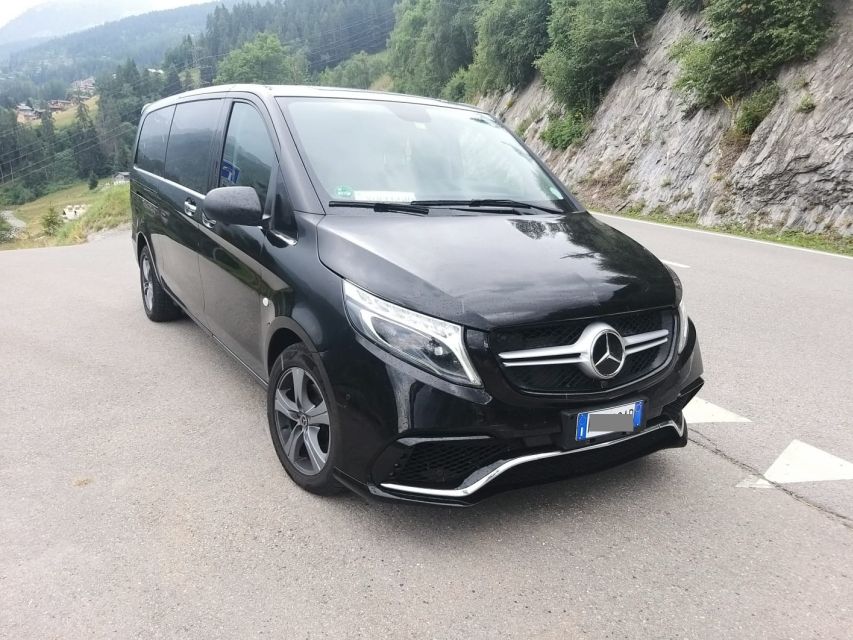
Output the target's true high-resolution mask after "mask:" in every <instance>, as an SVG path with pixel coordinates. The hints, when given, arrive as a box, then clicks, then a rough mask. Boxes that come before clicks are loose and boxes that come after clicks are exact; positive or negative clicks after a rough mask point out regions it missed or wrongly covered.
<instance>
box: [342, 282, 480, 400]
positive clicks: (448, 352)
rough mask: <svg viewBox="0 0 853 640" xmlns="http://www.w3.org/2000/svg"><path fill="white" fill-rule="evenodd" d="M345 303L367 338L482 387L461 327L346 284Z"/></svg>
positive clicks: (453, 378)
mask: <svg viewBox="0 0 853 640" xmlns="http://www.w3.org/2000/svg"><path fill="white" fill-rule="evenodd" d="M344 300H345V302H346V308H347V316H348V317H349V319H350V322H352V324H353V326H354V327H355V329H356V330H357V331H358V332H359V333H360V334H362V335H363V336H364V337H365V338H368V339H369V340H371V341H372V342H375V343H376V344H377V345H379V346H380V347H382V348H383V349H385V350H387V351H390V352H391V353H393V354H394V355H396V356H399V357H400V358H402V359H403V360H407V361H409V362H411V363H412V364H414V365H416V366H418V367H420V368H422V369H426V370H427V371H429V372H431V373H434V374H435V375H437V376H440V377H442V378H445V379H447V380H450V381H451V382H457V383H460V384H465V385H474V386H480V384H481V382H480V376H478V375H477V372H476V371H475V370H474V366H473V365H472V364H471V361H470V360H469V358H468V352H467V351H466V350H465V344H464V332H463V329H462V327H460V326H459V325H458V324H453V323H452V322H445V321H444V320H439V319H438V318H433V317H431V316H426V315H424V314H422V313H418V312H416V311H411V310H409V309H406V308H404V307H399V306H397V305H396V304H391V303H390V302H387V301H385V300H382V299H381V298H377V297H376V296H374V295H372V294H370V293H368V292H367V291H365V290H364V289H360V288H359V287H357V286H355V285H354V284H352V283H351V282H347V281H344Z"/></svg>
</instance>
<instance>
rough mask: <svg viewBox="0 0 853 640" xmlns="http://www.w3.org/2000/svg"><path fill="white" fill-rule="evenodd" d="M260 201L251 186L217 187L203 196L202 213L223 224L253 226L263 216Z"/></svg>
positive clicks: (257, 223)
mask: <svg viewBox="0 0 853 640" xmlns="http://www.w3.org/2000/svg"><path fill="white" fill-rule="evenodd" d="M263 214H264V212H263V209H262V208H261V201H260V200H259V199H258V193H257V191H255V190H254V189H253V188H252V187H219V188H218V189H213V190H212V191H209V192H208V194H207V196H205V198H204V215H205V216H206V217H207V218H209V219H210V220H215V221H218V222H222V223H224V224H237V225H242V226H244V227H255V226H258V225H259V224H261V218H262V217H263Z"/></svg>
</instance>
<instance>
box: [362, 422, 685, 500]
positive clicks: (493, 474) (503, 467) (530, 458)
mask: <svg viewBox="0 0 853 640" xmlns="http://www.w3.org/2000/svg"><path fill="white" fill-rule="evenodd" d="M684 427H685V421H684V417H682V418H681V424H679V423H677V422H675V421H674V420H667V421H666V422H662V423H661V424H658V425H654V426H652V427H649V428H648V429H646V430H644V431H641V432H640V433H635V434H633V435H630V436H626V437H624V438H619V439H618V440H609V441H608V442H600V443H599V444H591V445H589V446H587V447H582V448H580V449H572V450H571V451H545V452H544V453H532V454H530V455H526V456H519V457H518V458H513V459H512V460H506V461H504V462H500V463H496V464H497V466H495V467H494V468H493V469H491V470H489V471H488V472H487V473H486V474H485V475H483V476H482V477H479V478H478V475H479V474H481V473H482V472H483V471H484V470H486V469H489V467H484V468H483V469H478V470H477V471H475V472H474V473H472V474H471V475H470V476H468V477H467V478H466V479H465V480H463V481H462V484H461V485H459V486H458V487H457V488H456V489H430V488H429V487H414V486H409V485H404V484H394V483H392V482H383V483H381V484H380V485H379V486H380V487H382V488H383V489H388V490H389V491H403V492H405V493H416V494H419V495H425V496H435V497H437V498H465V497H467V496H470V495H471V494H473V493H476V492H477V491H479V490H480V489H482V488H483V487H485V486H486V485H487V484H489V483H490V482H491V481H492V480H494V479H495V478H497V477H498V476H499V475H502V474H503V473H505V472H506V471H509V470H510V469H512V468H513V467H517V466H519V465H522V464H526V463H528V462H536V461H537V460H545V459H547V458H557V457H559V456H569V455H572V454H573V453H584V452H586V451H592V450H594V449H603V448H604V447H609V446H611V445H614V444H621V443H623V442H627V441H628V440H633V439H635V438H641V437H643V436H645V435H648V434H650V433H654V432H655V431H659V430H660V429H667V428H670V429H675V432H676V433H677V434H678V436H679V437H681V436H683V435H684Z"/></svg>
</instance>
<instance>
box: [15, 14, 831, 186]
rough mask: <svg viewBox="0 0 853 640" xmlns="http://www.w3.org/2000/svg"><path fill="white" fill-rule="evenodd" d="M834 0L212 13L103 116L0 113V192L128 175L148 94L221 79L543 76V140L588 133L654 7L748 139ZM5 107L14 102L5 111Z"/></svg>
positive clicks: (424, 86) (498, 82) (473, 86)
mask: <svg viewBox="0 0 853 640" xmlns="http://www.w3.org/2000/svg"><path fill="white" fill-rule="evenodd" d="M830 6H831V5H830V2H829V0H767V1H766V2H744V1H743V0H400V1H399V2H397V3H396V4H395V1H394V0H289V1H288V2H282V1H281V0H276V1H274V2H265V3H239V4H236V5H234V6H233V7H230V8H228V7H224V6H218V7H216V8H215V9H214V10H213V11H212V13H211V14H210V15H209V16H208V17H207V20H206V25H205V28H204V31H203V32H202V33H200V34H193V33H187V34H185V35H184V36H183V38H182V39H181V40H180V41H179V42H178V43H177V44H176V46H174V47H173V48H171V49H169V50H168V51H167V52H166V54H165V56H164V58H163V60H162V62H161V64H160V65H159V66H160V67H162V69H163V70H164V73H162V74H156V73H155V74H152V73H149V72H148V71H146V70H144V69H142V70H140V66H139V65H138V64H137V63H136V62H134V61H133V60H128V61H127V62H125V63H123V64H121V65H120V66H119V67H118V68H116V69H114V70H113V72H112V73H104V74H101V75H100V76H99V77H98V78H97V89H98V95H99V98H100V101H99V108H98V110H97V113H96V114H94V116H93V115H91V114H88V113H86V112H85V109H81V110H80V112H79V113H78V117H77V121H76V122H75V124H74V125H73V126H72V127H70V128H69V129H67V130H62V131H57V130H56V129H55V127H53V126H52V124H51V123H50V122H49V120H50V115H49V112H48V113H47V115H46V116H43V120H42V123H41V126H39V127H27V126H21V125H18V124H17V123H16V122H15V120H14V114H13V113H12V112H11V111H9V110H0V199H2V200H4V201H6V202H19V201H23V200H26V199H29V198H32V197H35V196H37V195H40V194H42V193H44V192H46V190H49V189H51V188H53V187H54V186H55V185H56V184H60V183H62V182H63V181H67V180H69V179H73V177H75V176H76V177H86V176H88V175H90V174H93V175H96V176H98V175H105V174H106V173H108V172H109V171H111V170H117V169H123V168H126V166H127V163H128V156H129V149H130V146H131V144H132V140H133V136H134V131H135V127H136V123H137V119H138V114H139V110H140V108H141V107H142V105H143V104H144V103H146V102H148V101H151V100H153V99H156V98H159V97H161V96H165V95H169V94H172V93H176V92H179V91H182V90H185V89H189V88H195V87H199V86H206V85H209V84H212V83H217V82H234V81H243V82H267V83H315V84H326V85H337V86H349V87H356V88H368V87H371V86H381V87H382V88H391V89H394V90H397V91H402V92H407V93H414V94H420V95H427V96H437V97H443V98H447V99H451V100H457V101H462V100H473V99H474V97H475V96H477V95H480V94H483V93H485V92H490V91H500V90H504V89H506V88H508V87H512V86H519V85H523V84H525V83H527V82H528V81H529V80H530V79H531V78H532V77H533V76H534V74H536V73H537V72H538V73H540V74H541V75H542V77H543V78H544V81H545V83H546V84H547V86H548V87H549V88H550V89H551V90H552V91H553V93H554V95H555V96H556V98H557V99H558V100H559V103H560V105H561V110H560V111H559V112H558V113H553V114H549V125H548V127H547V128H546V130H545V131H544V133H543V134H542V135H543V138H544V139H545V140H546V141H547V142H548V144H550V145H551V146H554V147H557V148H566V147H567V146H569V145H571V144H573V143H575V142H576V141H578V140H580V139H582V138H583V136H584V135H585V132H586V130H587V126H588V122H589V120H590V118H591V116H592V114H593V113H594V112H595V109H596V107H597V106H598V104H599V102H600V101H601V99H602V97H603V95H604V94H605V92H606V91H607V89H608V88H609V87H610V85H611V84H612V83H613V82H614V80H615V79H616V78H617V77H618V76H619V74H620V73H622V72H623V71H624V70H625V69H626V68H627V67H630V65H632V64H635V63H636V62H637V61H638V60H640V59H641V58H642V55H643V53H644V46H645V38H646V37H647V34H648V33H649V31H650V29H651V28H652V27H653V25H654V23H655V21H657V20H658V19H659V18H660V17H661V15H662V14H663V12H664V11H666V10H667V9H669V10H678V11H683V12H699V11H702V12H703V15H704V18H705V22H706V24H707V37H706V38H704V39H684V40H683V41H681V42H679V43H678V45H677V46H676V47H673V51H672V52H671V54H672V56H673V57H674V58H675V59H677V60H678V62H679V65H680V74H679V78H678V81H677V87H678V89H679V91H680V92H681V94H682V97H683V102H684V105H685V110H687V111H689V110H698V109H702V108H706V107H709V106H713V105H714V104H716V103H719V102H722V101H726V102H729V103H731V102H740V104H741V108H740V109H739V110H738V119H737V121H736V122H735V125H734V126H735V129H736V133H737V134H738V135H743V136H749V135H750V134H751V133H752V132H753V131H754V130H755V128H756V127H757V126H758V124H759V123H760V122H761V120H762V118H763V117H764V116H765V115H766V114H767V113H768V112H769V110H770V109H771V108H772V106H773V104H774V102H775V100H776V98H777V96H778V91H777V90H776V89H775V84H774V78H775V76H776V74H777V73H778V71H779V69H780V68H781V67H782V66H783V65H785V64H786V63H789V62H792V61H798V60H803V59H807V58H809V57H811V56H814V55H815V54H816V52H817V51H818V49H819V48H820V46H821V45H822V44H823V42H824V41H825V40H826V38H827V36H828V33H829V30H830V27H831V24H832V14H831V10H830ZM7 106H9V105H8V104H7Z"/></svg>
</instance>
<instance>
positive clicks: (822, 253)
mask: <svg viewBox="0 0 853 640" xmlns="http://www.w3.org/2000/svg"><path fill="white" fill-rule="evenodd" d="M590 213H592V214H595V215H596V216H601V217H602V218H615V219H618V220H626V221H628V222H636V223H637V224H651V225H654V226H656V227H666V228H667V229H675V230H677V231H690V232H692V233H704V234H705V235H709V236H717V237H719V238H729V239H730V240H741V241H743V242H754V243H756V244H766V245H767V246H769V247H778V248H780V249H791V250H792V251H805V252H806V253H816V254H818V255H820V256H829V257H831V258H843V259H844V260H853V256H844V255H841V254H840V253H829V252H828V251H818V250H817V249H806V248H805V247H794V246H792V245H790V244H782V243H781V242H769V241H767V240H756V239H755V238H744V237H743V236H736V235H731V234H728V233H719V232H717V231H704V230H702V229H691V228H690V227H679V226H677V225H674V224H664V223H663V222H652V221H651V220H637V219H636V218H629V217H627V216H614V215H612V214H609V213H599V212H598V211H590Z"/></svg>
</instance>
